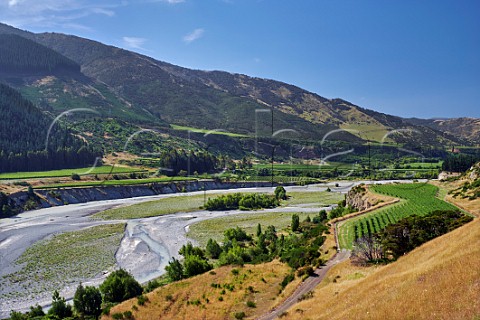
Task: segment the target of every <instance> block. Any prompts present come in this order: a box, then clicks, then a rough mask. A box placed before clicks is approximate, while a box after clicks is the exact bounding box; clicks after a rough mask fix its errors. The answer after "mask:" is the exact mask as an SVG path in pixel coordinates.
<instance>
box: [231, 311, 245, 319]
mask: <svg viewBox="0 0 480 320" xmlns="http://www.w3.org/2000/svg"><path fill="white" fill-rule="evenodd" d="M233 316H234V317H235V319H237V320H242V319H243V318H245V312H243V311H241V312H235V314H234V315H233Z"/></svg>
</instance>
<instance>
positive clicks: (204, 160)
mask: <svg viewBox="0 0 480 320" xmlns="http://www.w3.org/2000/svg"><path fill="white" fill-rule="evenodd" d="M223 160H224V161H223V162H225V161H226V160H225V159H223ZM221 164H222V163H221V161H220V159H219V158H217V157H216V156H214V155H213V154H211V153H209V152H203V151H200V152H194V151H185V150H183V149H181V150H177V149H171V150H169V151H164V152H162V154H161V156H160V161H159V163H158V165H159V167H160V168H161V170H162V171H163V173H164V174H166V175H170V176H176V175H178V174H179V173H180V171H184V172H186V173H190V174H192V173H193V172H195V171H196V172H198V173H205V172H213V171H215V170H217V169H218V168H220V166H221ZM223 164H224V163H223ZM222 168H223V167H222Z"/></svg>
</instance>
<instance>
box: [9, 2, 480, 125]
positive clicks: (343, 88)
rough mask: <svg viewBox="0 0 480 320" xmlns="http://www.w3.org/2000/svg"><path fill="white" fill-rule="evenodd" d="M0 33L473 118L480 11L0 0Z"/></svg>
mask: <svg viewBox="0 0 480 320" xmlns="http://www.w3.org/2000/svg"><path fill="white" fill-rule="evenodd" d="M0 21H1V22H4V23H7V24H11V25H13V26H16V27H19V28H22V29H26V30H30V31H33V32H45V31H49V32H50V31H54V32H62V33H68V34H75V35H78V36H82V37H86V38H90V39H94V40H98V41H101V42H104V43H106V44H111V45H114V46H118V47H123V48H125V49H129V50H133V51H136V52H139V53H142V54H146V55H148V56H151V57H154V58H156V59H159V60H162V61H167V62H170V63H173V64H177V65H180V66H184V67H189V68H194V69H202V70H224V71H229V72H235V73H243V74H247V75H251V76H257V77H262V78H270V79H275V80H280V81H284V82H287V83H291V84H294V85H297V86H300V87H302V88H305V89H307V90H310V91H313V92H315V93H318V94H319V95H321V96H324V97H326V98H337V97H339V98H343V99H345V100H348V101H350V102H352V103H354V104H357V105H359V106H362V107H365V108H369V109H374V110H377V111H380V112H385V113H389V114H394V115H399V116H405V117H422V118H431V117H461V116H468V117H480V103H479V101H480V1H476V0H471V1H464V0H455V1H454V0H452V1H443V0H435V1H410V0H402V1H368V0H362V1H359V0H356V1H334V0H329V1H324V0H295V1H294V0H138V1H134V0H124V1H122V0H115V1H114V0H104V1H101V0H96V1H95V0H41V1H39V0H0Z"/></svg>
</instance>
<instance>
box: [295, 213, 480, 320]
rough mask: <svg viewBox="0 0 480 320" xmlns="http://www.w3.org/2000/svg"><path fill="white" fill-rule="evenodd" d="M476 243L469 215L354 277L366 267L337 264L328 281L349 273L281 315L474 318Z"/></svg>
mask: <svg viewBox="0 0 480 320" xmlns="http://www.w3.org/2000/svg"><path fill="white" fill-rule="evenodd" d="M479 243H480V220H479V219H475V220H474V221H472V222H471V223H469V224H467V225H465V226H463V227H460V228H458V229H456V230H454V231H452V232H450V233H448V234H446V235H444V236H442V237H439V238H437V239H434V240H432V241H430V242H428V243H426V244H424V245H422V246H421V247H419V248H417V249H415V250H413V251H412V252H411V253H409V254H408V255H406V256H404V257H402V258H400V259H399V260H398V261H396V262H394V263H392V264H390V265H387V266H384V267H380V268H378V269H377V270H376V271H374V272H373V273H371V274H370V275H367V276H366V277H364V278H362V279H360V280H353V279H354V278H356V277H353V276H352V275H357V274H360V273H363V274H368V273H370V271H371V269H370V270H367V269H364V268H357V267H349V266H346V265H343V266H339V267H337V268H336V269H333V270H332V271H331V272H330V281H332V280H331V279H332V277H333V276H335V275H337V274H342V268H343V269H344V270H345V269H348V270H349V271H348V272H349V273H351V274H350V275H349V274H348V273H347V274H343V276H342V277H340V278H339V279H338V281H336V282H331V283H329V284H328V285H323V286H320V287H319V288H318V289H317V290H316V291H315V295H314V298H313V299H310V300H306V301H304V302H301V303H299V304H298V305H296V306H294V307H293V308H292V309H291V310H290V311H289V312H288V315H287V317H286V318H287V319H472V320H473V319H478V317H480V268H479V266H480V247H479V245H478V244H479ZM347 263H349V262H347ZM352 269H354V270H353V271H352ZM343 272H344V271H343ZM344 273H345V272H344ZM297 309H298V310H297Z"/></svg>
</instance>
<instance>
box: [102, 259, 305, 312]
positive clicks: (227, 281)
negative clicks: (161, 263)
mask: <svg viewBox="0 0 480 320" xmlns="http://www.w3.org/2000/svg"><path fill="white" fill-rule="evenodd" d="M235 270H237V271H235ZM289 272H290V268H289V267H288V266H287V265H285V264H283V263H280V262H279V261H273V262H269V263H265V264H260V265H245V266H244V267H233V266H226V267H221V268H217V269H215V270H214V271H213V272H207V273H205V274H202V275H199V276H196V277H193V278H189V279H186V280H182V281H179V282H175V283H171V284H169V285H167V286H165V287H161V288H158V289H156V290H155V291H153V292H151V293H149V294H147V295H146V296H147V297H148V300H149V301H148V302H146V303H145V304H144V305H143V306H140V305H139V303H138V299H137V298H134V299H131V300H128V301H125V302H123V303H122V304H120V305H118V306H116V307H114V308H112V309H111V310H110V316H109V317H105V316H104V317H103V319H104V320H106V319H112V316H113V315H114V314H115V313H124V312H125V311H131V312H132V314H133V317H134V318H135V320H142V319H188V320H191V319H192V320H193V319H209V320H210V319H235V313H241V312H244V313H245V316H246V318H255V317H257V316H259V315H262V314H264V313H267V312H268V311H269V310H270V309H271V308H273V307H274V306H275V305H277V304H278V303H279V302H280V301H281V300H283V298H284V297H285V296H287V295H289V294H291V292H292V291H293V289H294V287H295V286H296V285H298V282H299V280H298V279H296V280H295V281H294V282H292V283H291V284H290V285H288V286H287V287H286V289H285V291H284V292H283V293H282V294H281V295H280V296H279V294H278V293H279V289H280V283H281V282H282V280H283V278H284V277H285V276H286V275H287V274H288V273H289ZM237 273H238V274H237Z"/></svg>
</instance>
